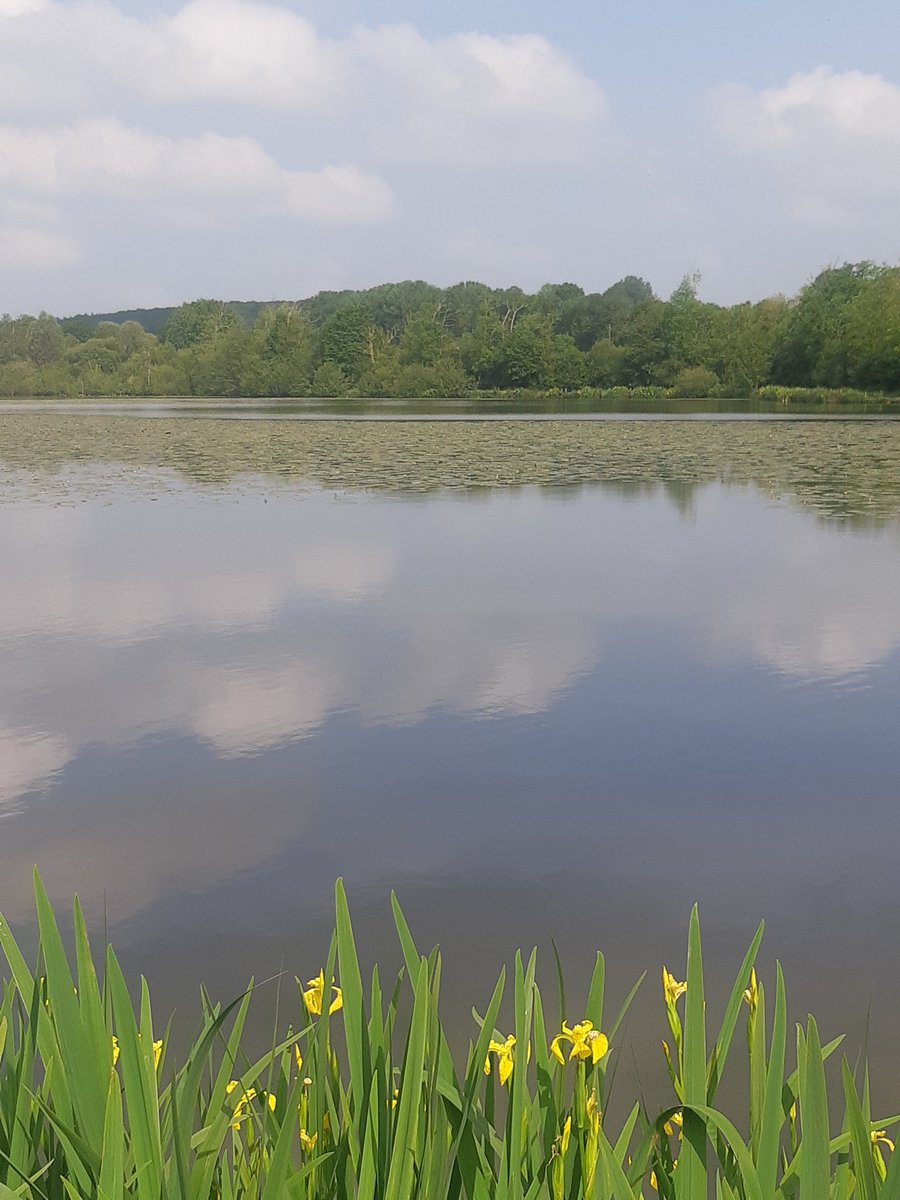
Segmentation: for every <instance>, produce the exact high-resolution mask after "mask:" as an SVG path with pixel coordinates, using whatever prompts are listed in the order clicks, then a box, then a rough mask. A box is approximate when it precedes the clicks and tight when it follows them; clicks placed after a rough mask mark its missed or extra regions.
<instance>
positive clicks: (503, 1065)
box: [484, 1034, 516, 1087]
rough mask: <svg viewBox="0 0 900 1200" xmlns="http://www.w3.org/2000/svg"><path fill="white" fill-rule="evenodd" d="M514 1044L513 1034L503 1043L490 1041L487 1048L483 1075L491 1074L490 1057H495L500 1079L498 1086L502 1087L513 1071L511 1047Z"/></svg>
mask: <svg viewBox="0 0 900 1200" xmlns="http://www.w3.org/2000/svg"><path fill="white" fill-rule="evenodd" d="M515 1044H516V1039H515V1036H514V1035H513V1034H510V1035H509V1037H508V1038H507V1039H506V1041H505V1042H495V1041H493V1040H492V1041H491V1043H490V1045H489V1046H488V1052H487V1055H486V1057H485V1060H484V1073H485V1075H490V1073H491V1055H492V1054H496V1055H497V1074H498V1075H499V1077H500V1086H501V1087H502V1086H503V1085H504V1084H505V1083H506V1082H507V1081H508V1079H509V1077H510V1075H512V1071H513V1046H515Z"/></svg>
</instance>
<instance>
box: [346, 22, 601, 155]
mask: <svg viewBox="0 0 900 1200" xmlns="http://www.w3.org/2000/svg"><path fill="white" fill-rule="evenodd" d="M347 54H348V56H349V57H350V59H351V60H352V61H354V62H355V63H356V64H357V65H358V68H359V70H358V71H357V73H356V78H357V80H358V91H359V95H360V96H362V95H363V94H364V93H366V92H368V93H371V94H374V95H375V96H376V98H377V99H376V104H375V110H376V112H377V114H378V117H379V120H378V121H377V122H375V123H374V126H373V128H372V130H371V136H373V137H374V138H375V143H376V145H377V148H378V152H379V154H380V155H382V156H383V157H385V158H389V159H399V160H411V161H430V162H445V163H462V164H471V163H476V164H481V165H490V164H495V163H497V162H498V161H499V162H502V163H509V162H526V163H527V162H555V161H565V160H567V159H571V158H573V157H577V156H579V155H580V156H581V157H582V158H583V157H584V156H585V142H584V139H585V137H590V136H592V135H593V131H594V127H595V126H596V123H597V121H598V119H599V118H600V117H601V116H602V114H603V111H604V99H603V94H602V92H601V90H600V88H599V87H598V85H597V84H596V83H595V82H594V81H593V80H591V79H589V78H588V77H587V76H585V75H583V74H582V73H581V72H580V71H578V69H577V68H576V67H575V66H574V65H573V64H572V63H571V62H569V60H568V59H567V58H566V57H565V56H564V55H563V54H562V53H561V52H560V51H559V50H557V49H556V47H555V46H553V45H552V44H551V43H550V42H548V41H547V40H546V39H545V38H542V37H537V36H534V35H516V36H509V37H488V36H486V35H483V34H474V33H469V34H458V35H456V36H454V37H449V38H444V39H441V40H438V41H433V42H430V41H428V40H427V39H426V38H424V37H423V36H422V35H421V34H420V33H418V31H417V30H416V29H414V28H413V27H412V26H411V25H397V26H386V27H384V28H380V29H361V28H360V29H357V30H356V31H355V32H354V35H353V39H352V41H351V43H350V44H349V46H348V48H347Z"/></svg>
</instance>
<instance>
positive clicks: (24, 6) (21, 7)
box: [0, 0, 45, 21]
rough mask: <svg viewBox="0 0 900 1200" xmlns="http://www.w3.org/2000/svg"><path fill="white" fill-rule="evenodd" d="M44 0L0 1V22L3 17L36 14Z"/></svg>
mask: <svg viewBox="0 0 900 1200" xmlns="http://www.w3.org/2000/svg"><path fill="white" fill-rule="evenodd" d="M44 3H45V0H0V21H2V20H3V18H4V17H21V16H24V15H25V14H26V13H32V12H38V11H39V10H40V9H41V8H43V7H44Z"/></svg>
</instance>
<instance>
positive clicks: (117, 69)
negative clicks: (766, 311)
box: [0, 0, 900, 316]
mask: <svg viewBox="0 0 900 1200" xmlns="http://www.w3.org/2000/svg"><path fill="white" fill-rule="evenodd" d="M898 45H900V6H898V5H896V4H895V3H894V2H893V0H861V2H860V3H858V4H856V5H855V6H848V5H846V4H845V3H840V4H839V3H837V2H836V0H816V2H815V3H813V2H812V0H778V2H776V0H756V3H755V4H753V5H750V6H748V5H737V4H732V3H722V0H717V2H713V0H684V2H683V3H681V4H672V3H671V2H668V3H667V2H665V0H632V3H630V4H627V5H626V4H621V3H619V4H615V5H614V4H610V3H598V2H597V0H593V2H592V3H588V2H587V0H556V2H555V3H553V4H547V3H546V2H545V0H544V2H542V3H538V2H537V0H518V2H517V3H512V0H494V2H488V3H481V4H476V3H474V2H473V0H458V2H457V3H455V4H453V5H437V4H433V3H432V4H426V3H424V2H422V0H418V2H417V0H368V2H367V3H362V0H327V2H326V0H309V2H303V0H293V2H292V0H0V312H2V311H5V312H9V313H13V314H15V313H20V312H37V311H40V310H46V311H49V312H52V313H54V314H55V315H57V316H67V315H71V314H73V313H77V312H102V311H112V310H116V309H121V308H130V307H153V306H161V305H172V304H179V303H182V302H184V301H186V300H193V299H197V298H199V297H216V298H222V299H234V300H272V299H298V298H302V297H304V296H308V295H311V294H313V293H315V292H316V291H318V290H320V289H323V288H360V287H369V286H372V285H374V284H377V283H383V282H388V281H391V280H399V279H427V280H429V281H431V282H433V283H436V284H440V285H448V284H451V283H454V282H457V281H458V280H461V279H479V280H483V281H484V282H486V283H489V284H491V285H494V286H510V285H513V284H517V285H519V286H521V287H523V288H525V289H527V290H533V289H536V288H537V287H539V286H540V285H541V284H542V283H545V282H548V281H552V282H563V281H571V282H574V283H577V284H580V285H581V286H582V287H583V288H584V289H585V290H586V291H599V290H603V289H604V288H606V287H608V286H609V285H610V284H612V283H614V282H615V281H616V280H617V279H619V278H621V277H622V276H624V275H627V274H634V275H640V276H642V277H643V278H645V279H647V280H648V281H649V282H650V283H651V284H652V286H653V287H654V289H655V291H656V292H657V294H658V295H661V296H667V295H669V294H670V293H671V291H672V290H673V289H674V288H675V287H676V286H677V284H678V282H679V281H680V279H681V278H682V277H683V276H684V275H686V274H688V273H694V272H699V275H700V295H701V297H702V298H703V299H706V300H710V301H714V302H716V303H722V304H730V303H737V302H740V301H743V300H756V299H760V298H762V297H763V296H767V295H772V294H775V293H778V292H783V293H785V294H787V295H792V294H795V293H796V292H797V291H798V290H799V289H800V287H802V286H803V284H804V283H806V282H808V280H809V279H810V278H812V277H813V276H814V275H815V274H816V273H817V272H818V271H819V270H820V269H821V268H823V267H824V266H827V265H829V264H832V263H840V262H843V261H859V260H861V259H874V260H876V261H880V262H888V263H897V262H898V261H900V65H898V64H900V59H898V56H897V53H896V51H897V47H898Z"/></svg>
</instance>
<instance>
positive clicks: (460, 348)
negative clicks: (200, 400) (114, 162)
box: [0, 262, 900, 397]
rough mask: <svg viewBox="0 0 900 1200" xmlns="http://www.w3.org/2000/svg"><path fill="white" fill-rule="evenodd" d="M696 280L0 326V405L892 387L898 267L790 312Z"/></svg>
mask: <svg viewBox="0 0 900 1200" xmlns="http://www.w3.org/2000/svg"><path fill="white" fill-rule="evenodd" d="M697 282H698V281H697V279H696V277H687V278H685V279H684V280H683V281H682V283H681V284H680V285H679V286H678V288H676V290H675V291H674V292H673V294H672V295H671V296H670V297H669V299H668V300H661V299H659V298H658V297H656V296H655V295H654V294H653V291H652V289H651V287H650V285H649V284H648V283H646V282H645V281H644V280H642V279H638V278H636V277H634V276H628V277H627V278H625V279H622V280H620V281H619V282H618V283H615V284H613V286H612V287H610V288H608V289H607V290H606V291H605V292H595V293H585V292H584V291H583V290H582V289H581V288H580V287H578V286H576V285H575V284H572V283H563V284H546V285H545V286H544V287H542V288H541V289H540V291H538V292H537V293H535V294H533V295H530V294H527V293H525V292H523V291H521V290H520V289H519V288H508V289H504V290H499V289H491V288H489V287H487V286H485V285H484V284H481V283H472V282H469V283H459V284H456V285H454V286H453V287H449V288H437V287H433V286H431V285H430V284H427V283H423V282H405V283H397V284H385V285H382V286H380V287H376V288H371V289H369V290H367V291H358V292H351V291H347V292H320V293H319V294H318V295H316V296H314V297H312V298H311V299H309V300H305V301H302V302H298V303H295V304H279V305H272V306H261V305H255V304H254V305H252V306H251V305H249V304H248V305H244V306H241V305H231V304H227V303H225V302H222V301H215V300H197V301H192V302H191V303H188V304H183V305H181V307H179V308H176V309H173V310H172V311H171V312H170V314H169V315H168V317H167V319H166V320H165V322H164V324H163V325H162V326H161V328H160V329H159V334H158V335H156V334H153V333H150V332H148V331H147V330H146V329H145V328H144V327H143V326H142V325H141V324H140V323H139V322H138V321H135V320H126V321H124V322H122V323H116V322H112V321H101V322H100V323H98V324H97V325H96V326H95V327H91V325H90V324H89V323H88V322H86V321H84V320H69V321H65V320H64V321H58V320H56V319H55V318H54V317H51V316H49V315H48V314H46V313H42V314H41V315H40V316H37V317H33V316H23V317H17V318H11V317H8V316H7V317H4V318H2V320H0V393H2V394H3V395H6V396H27V395H52V396H101V395H122V396H157V395H161V396H180V395H188V396H201V395H207V396H401V397H402V396H408V397H412V396H421V397H431V396H466V395H473V394H478V393H484V392H493V393H496V392H508V391H511V392H523V391H525V392H539V393H546V394H551V395H553V394H558V393H576V394H581V395H586V396H590V395H593V394H596V393H604V392H609V391H610V390H611V389H617V388H629V389H640V390H641V391H643V392H644V394H648V395H653V394H656V393H658V392H659V393H661V392H665V393H667V394H669V395H673V396H686V397H687V396H696V397H715V396H728V397H742V396H752V395H755V394H759V393H760V392H761V391H762V390H763V389H765V388H768V387H775V388H779V389H793V388H818V389H827V390H841V391H847V390H851V389H856V390H859V391H864V392H878V393H886V394H896V393H900V268H896V267H887V266H879V265H876V264H874V263H869V262H864V263H847V264H844V265H843V266H840V267H829V268H828V269H827V270H825V271H823V272H822V273H821V274H820V275H818V276H817V278H816V279H815V280H813V281H812V282H811V283H810V284H808V285H807V286H806V287H805V288H804V289H803V290H802V291H801V292H800V294H799V295H798V296H797V297H796V298H794V299H792V300H789V299H786V298H785V297H783V296H775V297H772V298H770V299H767V300H762V301H760V302H759V303H757V304H749V303H747V304H738V305H734V306H732V307H721V306H719V305H715V304H706V303H704V302H703V301H701V300H700V299H699V298H698V296H697ZM248 309H249V310H252V313H253V317H252V319H251V318H250V315H249V313H248ZM764 394H765V393H764Z"/></svg>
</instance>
